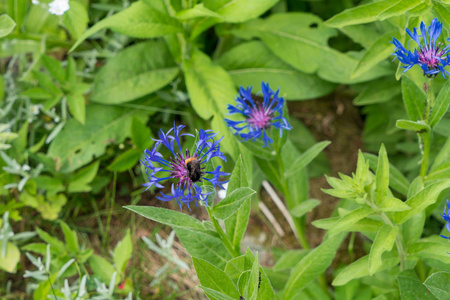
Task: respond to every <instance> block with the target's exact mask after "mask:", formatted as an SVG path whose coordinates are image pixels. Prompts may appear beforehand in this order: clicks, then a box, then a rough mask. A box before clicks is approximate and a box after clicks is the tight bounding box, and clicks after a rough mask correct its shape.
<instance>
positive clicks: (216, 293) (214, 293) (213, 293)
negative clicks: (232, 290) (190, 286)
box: [198, 285, 235, 300]
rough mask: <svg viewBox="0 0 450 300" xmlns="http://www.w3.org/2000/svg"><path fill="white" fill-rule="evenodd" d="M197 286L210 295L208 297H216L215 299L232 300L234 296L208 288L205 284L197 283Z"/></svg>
mask: <svg viewBox="0 0 450 300" xmlns="http://www.w3.org/2000/svg"><path fill="white" fill-rule="evenodd" d="M198 287H199V288H201V289H202V290H203V291H205V293H206V294H207V295H208V296H209V297H210V299H216V300H234V299H235V298H232V297H230V296H228V295H226V294H224V293H221V292H219V291H217V290H214V289H211V288H208V287H206V286H202V285H199V286H198Z"/></svg>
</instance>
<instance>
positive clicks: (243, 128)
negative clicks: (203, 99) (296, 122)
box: [225, 82, 292, 146]
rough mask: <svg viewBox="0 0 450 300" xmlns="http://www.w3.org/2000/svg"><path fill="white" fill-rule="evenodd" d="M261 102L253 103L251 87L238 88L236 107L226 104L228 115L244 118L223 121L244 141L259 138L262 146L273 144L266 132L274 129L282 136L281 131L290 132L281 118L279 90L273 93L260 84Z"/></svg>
mask: <svg viewBox="0 0 450 300" xmlns="http://www.w3.org/2000/svg"><path fill="white" fill-rule="evenodd" d="M261 91H262V93H263V101H262V103H261V102H260V101H255V100H253V98H252V87H247V88H246V89H244V88H243V87H240V88H239V97H237V98H236V102H237V105H236V106H233V105H231V104H228V111H229V112H230V114H241V115H243V116H244V117H245V120H243V121H234V120H229V119H225V122H226V123H227V125H228V127H230V128H232V129H233V130H234V134H235V135H239V136H240V137H241V138H242V139H244V141H248V140H253V141H256V139H258V138H261V139H262V140H263V141H264V146H267V145H268V144H269V143H273V139H271V138H270V137H269V136H268V135H267V130H269V129H270V128H271V127H274V128H276V129H278V130H279V131H280V137H281V136H282V135H283V129H285V130H291V129H292V127H291V126H290V125H289V123H288V121H287V120H286V118H284V117H283V106H284V99H283V98H282V97H279V96H278V93H279V89H278V90H277V91H276V92H274V91H273V90H271V89H270V87H269V84H268V83H264V82H262V83H261Z"/></svg>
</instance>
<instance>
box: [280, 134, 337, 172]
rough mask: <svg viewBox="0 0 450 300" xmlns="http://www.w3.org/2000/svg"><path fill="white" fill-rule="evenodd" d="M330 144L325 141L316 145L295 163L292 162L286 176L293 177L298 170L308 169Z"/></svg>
mask: <svg viewBox="0 0 450 300" xmlns="http://www.w3.org/2000/svg"><path fill="white" fill-rule="evenodd" d="M329 144H331V142H329V141H323V142H320V143H317V144H315V145H314V146H312V147H311V148H309V149H308V150H306V151H305V152H303V153H302V154H301V155H300V156H299V157H298V158H297V159H296V160H295V161H294V162H292V164H291V165H289V167H288V170H287V171H286V173H285V175H284V176H285V177H289V176H292V175H293V174H294V173H296V172H297V171H298V170H300V169H303V168H304V167H306V166H307V165H308V164H309V163H310V162H311V161H312V160H313V159H314V158H316V156H317V155H319V154H320V152H322V151H323V149H325V147H327V146H328V145H329Z"/></svg>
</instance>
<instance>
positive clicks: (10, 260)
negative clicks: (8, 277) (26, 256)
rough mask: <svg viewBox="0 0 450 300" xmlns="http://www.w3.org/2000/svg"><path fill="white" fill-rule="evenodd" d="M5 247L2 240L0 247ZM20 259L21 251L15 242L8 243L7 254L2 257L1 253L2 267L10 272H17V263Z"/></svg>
mask: <svg viewBox="0 0 450 300" xmlns="http://www.w3.org/2000/svg"><path fill="white" fill-rule="evenodd" d="M2 247H3V245H2V241H0V249H1V248H2ZM19 261H20V251H19V248H17V246H16V245H14V244H13V243H8V244H7V246H6V255H5V257H2V255H1V254H0V269H2V270H4V271H6V272H8V273H16V267H17V264H18V263H19Z"/></svg>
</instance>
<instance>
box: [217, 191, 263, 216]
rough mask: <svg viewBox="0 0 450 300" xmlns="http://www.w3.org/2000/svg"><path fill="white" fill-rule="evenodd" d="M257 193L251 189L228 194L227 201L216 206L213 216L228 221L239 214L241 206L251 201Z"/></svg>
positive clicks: (222, 201) (224, 200)
mask: <svg viewBox="0 0 450 300" xmlns="http://www.w3.org/2000/svg"><path fill="white" fill-rule="evenodd" d="M255 193H256V192H255V191H254V190H252V189H251V188H249V187H241V188H238V189H235V190H234V191H232V192H231V193H227V196H226V197H225V199H223V200H221V201H220V202H219V203H217V204H216V205H214V208H213V211H212V214H213V216H214V217H215V218H217V219H219V220H226V219H228V218H229V217H230V216H231V215H232V214H234V213H235V212H237V210H238V209H239V208H241V206H242V205H243V204H244V203H245V202H246V201H248V200H249V199H250V197H251V196H253V195H254V194H255Z"/></svg>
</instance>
